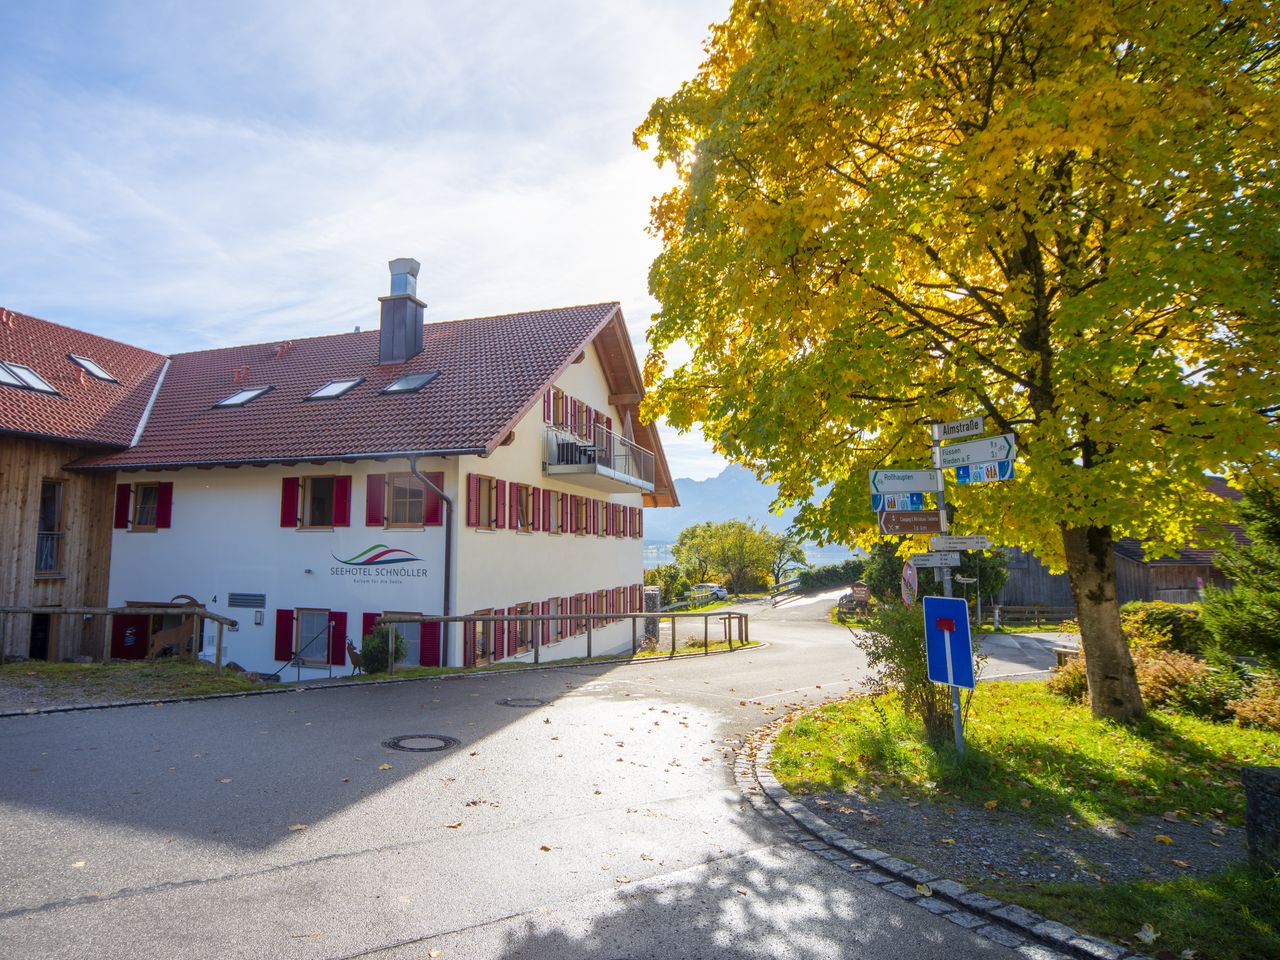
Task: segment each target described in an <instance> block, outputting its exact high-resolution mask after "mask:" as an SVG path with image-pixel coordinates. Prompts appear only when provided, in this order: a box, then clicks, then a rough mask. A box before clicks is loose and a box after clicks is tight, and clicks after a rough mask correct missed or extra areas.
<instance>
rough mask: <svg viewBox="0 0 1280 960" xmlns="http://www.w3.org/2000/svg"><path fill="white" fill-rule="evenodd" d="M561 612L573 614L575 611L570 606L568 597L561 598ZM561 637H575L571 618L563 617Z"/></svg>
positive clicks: (561, 620)
mask: <svg viewBox="0 0 1280 960" xmlns="http://www.w3.org/2000/svg"><path fill="white" fill-rule="evenodd" d="M560 612H561V613H572V612H573V609H572V608H571V607H570V606H569V598H568V597H561V598H560ZM560 636H562V637H571V636H573V620H572V619H571V618H570V617H561V619H560Z"/></svg>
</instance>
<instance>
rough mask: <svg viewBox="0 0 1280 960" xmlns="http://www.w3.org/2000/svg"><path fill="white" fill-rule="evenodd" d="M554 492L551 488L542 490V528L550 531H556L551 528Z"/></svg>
mask: <svg viewBox="0 0 1280 960" xmlns="http://www.w3.org/2000/svg"><path fill="white" fill-rule="evenodd" d="M553 496H554V494H553V493H552V492H551V491H550V490H543V491H542V529H543V530H546V531H547V532H548V533H556V532H557V531H555V530H552V529H551V498H552V497H553Z"/></svg>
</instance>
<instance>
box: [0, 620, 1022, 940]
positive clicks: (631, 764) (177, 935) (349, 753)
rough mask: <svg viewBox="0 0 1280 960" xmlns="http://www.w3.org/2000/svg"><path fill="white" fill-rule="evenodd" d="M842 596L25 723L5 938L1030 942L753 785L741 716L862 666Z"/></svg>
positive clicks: (9, 827) (9, 823)
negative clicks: (835, 854) (743, 620)
mask: <svg viewBox="0 0 1280 960" xmlns="http://www.w3.org/2000/svg"><path fill="white" fill-rule="evenodd" d="M827 606H828V605H827V604H825V603H812V604H803V605H794V606H789V607H785V608H782V609H780V610H777V611H773V610H766V609H763V608H759V607H756V608H753V609H752V614H753V616H752V638H753V639H758V640H764V641H767V642H768V644H769V646H768V647H767V648H764V649H760V650H752V651H746V652H742V653H734V654H730V655H722V656H712V657H708V658H705V659H704V658H694V659H684V660H675V661H657V662H653V663H646V664H643V665H638V666H625V667H613V668H607V667H602V666H593V667H580V668H566V669H560V670H547V671H539V672H526V673H520V674H495V675H490V676H486V677H466V678H454V679H442V680H424V681H416V682H412V683H403V684H396V685H388V686H367V687H361V688H343V689H331V690H324V691H311V692H299V693H296V694H287V695H280V696H271V697H256V698H248V699H243V700H222V701H213V702H206V703H191V704H180V705H169V706H163V707H135V708H126V709H118V710H107V711H93V712H87V713H78V714H61V715H45V716H33V717H19V718H13V719H8V720H3V721H0V957H4V958H6V960H22V958H37V957H38V958H64V957H65V958H73V957H74V958H88V957H93V958H95V960H99V958H129V960H144V958H172V957H214V958H224V957H270V958H295V957H296V958H308V960H311V958H324V960H329V958H340V957H341V958H347V957H378V958H415V960H416V958H427V957H437V956H439V957H445V958H449V957H465V958H499V957H502V958H517V957H519V958H524V957H529V958H556V957H575V958H581V957H587V958H600V960H605V958H661V960H677V958H719V957H770V958H778V957H783V958H790V957H796V958H845V957H867V958H870V957H875V958H921V960H923V958H946V960H954V958H956V957H1006V956H1007V957H1013V956H1015V954H1013V953H1012V952H1010V951H1007V950H1005V949H1004V948H1002V947H999V946H997V945H995V944H993V943H991V942H989V941H987V940H984V939H982V938H979V937H976V936H974V935H973V934H971V933H969V932H967V931H965V930H962V929H961V928H959V927H957V926H956V925H954V924H952V923H949V922H947V921H946V920H943V919H940V918H937V917H934V916H931V915H929V914H928V913H926V912H925V911H923V910H920V909H918V908H915V907H912V906H911V905H910V904H907V903H904V902H903V901H901V900H899V899H898V898H896V897H894V896H893V895H891V894H888V893H885V892H883V891H881V890H879V889H876V888H873V887H871V886H870V885H868V884H865V883H862V882H860V881H857V880H856V879H854V878H852V877H850V875H848V874H846V873H843V872H841V871H839V870H837V869H835V868H833V867H831V866H830V865H829V864H828V863H827V862H826V861H825V860H822V859H821V858H819V857H817V856H814V855H813V854H810V853H809V852H807V851H805V850H803V849H801V848H798V847H794V846H792V845H790V844H788V843H787V842H786V841H785V840H783V839H782V838H781V837H780V835H779V834H777V833H776V832H775V831H774V830H773V829H772V828H771V827H769V826H767V825H766V824H764V823H763V822H762V821H761V820H760V819H759V818H758V817H757V815H756V814H755V813H754V812H753V811H752V809H751V808H750V806H749V805H747V804H746V802H745V801H744V800H743V799H742V798H741V796H740V794H739V793H738V791H737V789H736V788H735V786H734V783H733V777H732V754H733V748H734V746H735V745H736V744H737V742H738V741H739V740H740V738H741V737H742V736H743V735H744V734H746V733H748V732H749V731H751V730H752V729H754V728H756V727H757V726H759V725H760V724H761V723H763V722H765V721H767V720H768V719H770V718H771V717H773V716H776V715H777V712H778V711H780V710H782V709H784V708H785V706H787V705H790V704H799V703H812V702H818V701H821V700H823V699H826V698H827V697H829V696H832V695H839V694H841V693H843V692H846V691H848V690H850V689H854V688H857V687H858V686H859V685H860V683H861V682H862V680H863V679H864V677H865V675H866V666H865V663H864V662H863V660H862V658H861V656H860V655H859V653H858V651H857V650H856V648H855V647H854V646H853V645H852V644H851V642H850V638H849V634H848V632H847V631H846V630H844V629H843V628H840V627H834V626H832V625H831V624H829V623H827V622H826V620H825V612H826V609H827ZM1042 646H1043V645H1041V647H1042ZM1037 656H1038V657H1040V658H1041V659H1043V657H1044V654H1043V652H1041V653H1039V654H1037V653H1035V651H1030V650H1028V651H1023V650H1022V649H1020V648H1018V647H1017V645H1016V644H1015V645H1014V648H1012V649H1009V650H1003V651H1002V652H1001V653H1000V657H999V658H998V659H995V660H993V662H992V664H991V665H990V666H989V667H988V671H989V672H990V673H999V672H1001V671H1003V672H1007V673H1014V672H1018V671H1019V670H1025V669H1028V667H1029V666H1032V665H1034V664H1032V663H1031V662H1030V661H1032V660H1035V659H1036V657H1037ZM512 697H532V698H538V699H541V700H545V701H546V705H544V706H536V707H510V706H503V705H499V704H498V703H497V702H496V701H498V700H501V699H504V698H512ZM404 734H442V735H445V736H449V737H455V738H457V739H458V740H459V741H461V745H460V746H458V747H457V748H454V749H451V750H448V751H444V752H437V753H404V752H397V751H393V750H389V749H387V748H385V747H384V746H383V745H382V741H384V740H386V739H388V738H390V737H393V736H397V735H404ZM387 765H389V766H387ZM436 951H438V953H437V952H436Z"/></svg>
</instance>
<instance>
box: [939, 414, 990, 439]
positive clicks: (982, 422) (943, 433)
mask: <svg viewBox="0 0 1280 960" xmlns="http://www.w3.org/2000/svg"><path fill="white" fill-rule="evenodd" d="M929 429H930V430H931V431H932V433H933V439H934V440H935V441H936V440H959V439H960V438H961V437H976V436H978V434H980V433H985V432H986V430H987V427H986V418H984V417H965V418H964V419H963V420H951V421H949V422H948V423H933V424H930V425H929Z"/></svg>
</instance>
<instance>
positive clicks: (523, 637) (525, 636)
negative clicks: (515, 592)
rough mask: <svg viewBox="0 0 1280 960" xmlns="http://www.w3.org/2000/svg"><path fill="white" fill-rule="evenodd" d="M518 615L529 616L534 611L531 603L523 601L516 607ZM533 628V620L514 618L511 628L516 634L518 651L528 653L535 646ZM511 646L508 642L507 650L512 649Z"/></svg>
mask: <svg viewBox="0 0 1280 960" xmlns="http://www.w3.org/2000/svg"><path fill="white" fill-rule="evenodd" d="M515 612H516V616H518V617H527V616H530V615H531V614H532V613H533V612H534V611H533V609H532V607H531V606H530V604H527V603H521V604H517V605H516V607H515ZM533 628H534V622H533V621H532V620H512V621H511V624H510V627H509V629H510V630H511V632H512V633H514V634H515V641H516V653H528V652H529V650H530V649H531V648H532V647H533ZM510 649H511V646H510V642H508V645H507V650H508V651H510Z"/></svg>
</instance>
